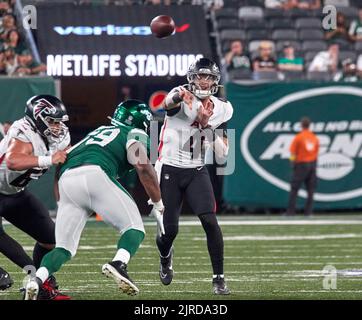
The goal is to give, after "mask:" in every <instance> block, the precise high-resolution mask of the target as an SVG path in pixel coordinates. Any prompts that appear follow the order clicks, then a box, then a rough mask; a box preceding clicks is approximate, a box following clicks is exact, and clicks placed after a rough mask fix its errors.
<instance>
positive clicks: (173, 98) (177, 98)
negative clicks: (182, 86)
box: [172, 92, 182, 104]
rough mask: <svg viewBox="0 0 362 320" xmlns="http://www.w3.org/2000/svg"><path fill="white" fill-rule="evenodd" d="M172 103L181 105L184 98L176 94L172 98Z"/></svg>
mask: <svg viewBox="0 0 362 320" xmlns="http://www.w3.org/2000/svg"><path fill="white" fill-rule="evenodd" d="M172 101H173V102H174V103H176V104H177V103H180V102H181V101H182V98H181V97H180V94H179V93H178V92H176V93H175V94H174V95H173V96H172Z"/></svg>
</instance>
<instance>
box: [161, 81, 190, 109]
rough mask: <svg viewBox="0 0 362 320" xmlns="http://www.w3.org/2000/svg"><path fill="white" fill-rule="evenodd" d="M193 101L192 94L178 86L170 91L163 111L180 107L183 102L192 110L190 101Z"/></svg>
mask: <svg viewBox="0 0 362 320" xmlns="http://www.w3.org/2000/svg"><path fill="white" fill-rule="evenodd" d="M193 99H194V96H193V94H192V93H191V92H190V91H188V90H186V89H185V88H184V87H182V86H180V87H177V88H175V89H174V90H172V91H170V92H169V93H168V95H167V96H166V99H165V103H164V107H165V110H172V109H175V108H178V107H180V103H181V102H182V101H184V102H185V103H186V104H187V105H188V106H189V108H192V100H193Z"/></svg>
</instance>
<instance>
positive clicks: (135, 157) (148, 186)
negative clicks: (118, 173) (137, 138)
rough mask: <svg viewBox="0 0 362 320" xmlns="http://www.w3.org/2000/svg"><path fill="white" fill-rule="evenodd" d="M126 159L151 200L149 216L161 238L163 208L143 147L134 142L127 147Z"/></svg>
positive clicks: (156, 183) (163, 229) (154, 174)
mask: <svg viewBox="0 0 362 320" xmlns="http://www.w3.org/2000/svg"><path fill="white" fill-rule="evenodd" d="M127 158H128V162H129V163H131V164H132V165H133V166H134V167H135V169H136V171H137V174H138V177H139V178H140V181H141V183H142V185H143V187H144V188H145V190H146V193H147V194H148V196H149V197H150V198H151V201H149V204H153V209H152V210H151V213H150V216H153V217H154V218H155V219H156V221H157V230H158V234H159V235H160V236H161V235H162V234H165V228H164V226H163V211H164V206H163V203H162V199H161V191H160V187H159V185H158V180H157V174H156V171H155V169H154V168H153V166H152V164H151V163H150V160H149V159H148V157H147V152H146V149H145V147H144V146H143V145H142V144H141V143H140V142H134V143H133V144H132V145H131V146H129V147H128V149H127Z"/></svg>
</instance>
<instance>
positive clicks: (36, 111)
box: [33, 99, 57, 119]
mask: <svg viewBox="0 0 362 320" xmlns="http://www.w3.org/2000/svg"><path fill="white" fill-rule="evenodd" d="M43 112H46V113H48V114H55V113H56V112H57V109H56V108H55V107H54V106H53V105H52V104H51V103H50V102H49V101H48V100H46V99H40V100H39V101H37V102H36V105H35V106H34V108H33V115H34V119H37V118H38V117H39V115H40V114H41V113H43Z"/></svg>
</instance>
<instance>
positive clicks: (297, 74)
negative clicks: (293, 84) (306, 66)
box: [283, 71, 304, 81]
mask: <svg viewBox="0 0 362 320" xmlns="http://www.w3.org/2000/svg"><path fill="white" fill-rule="evenodd" d="M283 75H284V80H287V81H288V80H302V79H303V78H304V73H303V71H283Z"/></svg>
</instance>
